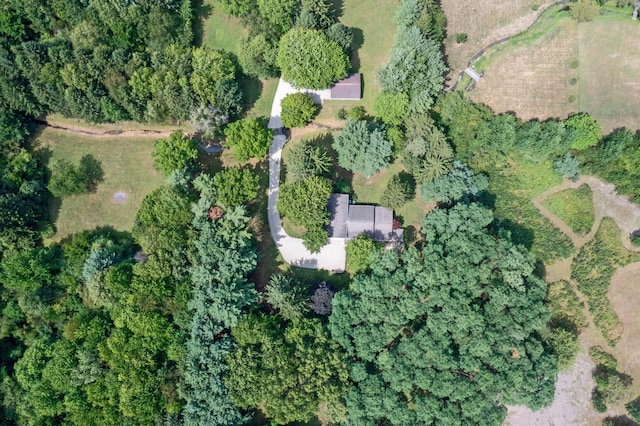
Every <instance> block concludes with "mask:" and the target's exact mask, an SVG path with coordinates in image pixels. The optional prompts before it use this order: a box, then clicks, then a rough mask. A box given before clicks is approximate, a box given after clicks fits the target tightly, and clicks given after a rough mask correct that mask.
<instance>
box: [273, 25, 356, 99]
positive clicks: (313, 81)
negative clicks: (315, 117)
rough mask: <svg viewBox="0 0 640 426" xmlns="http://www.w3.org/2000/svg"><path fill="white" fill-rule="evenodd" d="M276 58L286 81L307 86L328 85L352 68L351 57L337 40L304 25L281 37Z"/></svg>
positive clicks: (307, 87)
mask: <svg viewBox="0 0 640 426" xmlns="http://www.w3.org/2000/svg"><path fill="white" fill-rule="evenodd" d="M277 62H278V66H279V67H280V70H281V71H282V78H283V79H284V80H285V81H287V82H289V83H291V84H292V85H293V86H295V87H298V88H306V89H326V88H327V87H329V86H331V84H333V83H335V82H336V81H338V80H340V79H342V78H344V77H346V76H347V71H348V70H349V58H348V57H347V55H346V54H345V53H344V51H343V50H342V48H341V47H340V46H339V45H338V44H337V43H336V42H335V41H333V40H329V38H328V37H327V36H326V35H325V34H324V33H323V32H321V31H316V30H307V29H303V28H294V29H292V30H290V31H289V32H288V33H286V34H285V35H284V36H283V37H282V39H281V40H280V46H279V48H278V59H277Z"/></svg>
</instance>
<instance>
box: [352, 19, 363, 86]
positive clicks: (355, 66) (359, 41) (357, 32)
mask: <svg viewBox="0 0 640 426" xmlns="http://www.w3.org/2000/svg"><path fill="white" fill-rule="evenodd" d="M351 32H352V33H353V42H352V43H351V55H350V59H351V71H353V72H360V65H361V64H360V48H361V47H362V45H363V44H364V33H363V32H362V30H361V29H360V28H355V27H351ZM362 85H363V90H364V82H362Z"/></svg>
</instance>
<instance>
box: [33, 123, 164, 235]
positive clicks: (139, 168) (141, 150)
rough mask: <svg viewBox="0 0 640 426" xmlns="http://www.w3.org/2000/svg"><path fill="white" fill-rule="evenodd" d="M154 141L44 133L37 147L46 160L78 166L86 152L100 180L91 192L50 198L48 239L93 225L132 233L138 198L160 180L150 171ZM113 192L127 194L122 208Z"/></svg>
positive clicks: (89, 227)
mask: <svg viewBox="0 0 640 426" xmlns="http://www.w3.org/2000/svg"><path fill="white" fill-rule="evenodd" d="M154 141H155V139H154V138H152V137H142V138H140V137H138V138H124V137H119V138H109V137H101V138H91V137H85V136H80V135H75V134H70V133H65V132H60V131H57V130H52V129H45V130H43V131H42V133H40V134H39V135H38V136H37V138H36V149H37V151H38V153H39V155H42V157H43V159H44V160H45V161H48V162H51V161H55V160H58V159H66V160H69V161H71V162H73V163H76V164H77V162H78V161H79V160H80V158H81V157H82V156H83V155H86V154H91V155H93V156H94V157H95V158H96V159H97V160H98V161H99V162H100V163H101V166H102V169H103V171H104V181H103V182H102V183H100V184H99V185H98V187H97V189H96V191H95V192H94V193H91V194H84V195H73V196H69V197H65V198H63V199H58V198H54V199H52V200H51V202H50V204H49V210H50V214H51V216H52V218H53V220H54V223H55V226H56V230H57V232H56V234H55V235H54V236H53V237H52V240H54V241H58V240H60V239H62V238H64V237H65V236H67V235H69V234H72V233H74V232H78V231H82V230H85V229H92V228H94V227H96V226H104V225H109V226H112V227H114V228H115V229H118V230H131V228H132V227H133V222H134V220H135V216H136V213H137V211H138V208H139V207H140V203H141V202H142V199H143V198H144V197H145V196H146V195H147V194H148V193H149V192H151V191H152V190H154V189H155V188H157V187H158V186H160V185H162V184H163V182H164V177H163V176H162V175H161V174H160V173H159V172H157V171H156V170H155V169H154V168H153V159H152V158H151V152H152V151H153V143H154ZM118 191H123V192H125V193H126V194H127V199H126V201H125V202H123V203H121V204H117V203H115V202H114V198H113V197H114V193H116V192H118Z"/></svg>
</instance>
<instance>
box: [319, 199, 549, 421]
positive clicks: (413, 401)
mask: <svg viewBox="0 0 640 426" xmlns="http://www.w3.org/2000/svg"><path fill="white" fill-rule="evenodd" d="M492 222H493V214H492V212H491V211H490V210H488V209H487V208H485V207H482V206H480V205H478V204H458V205H456V206H454V207H453V208H451V209H450V210H443V209H436V210H434V211H433V212H431V213H430V214H429V215H428V216H427V218H426V219H425V222H424V227H423V230H422V231H423V233H424V238H425V241H424V247H423V248H422V250H418V249H415V248H410V249H407V250H405V251H404V252H403V253H402V254H398V253H396V252H393V251H387V252H384V253H383V254H382V255H381V257H380V258H379V259H378V260H377V261H376V262H375V263H374V264H373V265H371V273H368V274H358V275H356V276H355V277H354V280H353V282H352V284H351V286H350V289H349V290H343V291H341V292H339V293H338V294H337V295H336V296H335V297H334V300H333V312H332V314H331V317H330V330H331V333H332V336H333V338H334V339H335V340H337V341H338V342H339V343H340V345H342V347H343V348H344V349H345V350H346V351H347V353H348V355H349V356H350V357H351V358H352V359H353V362H352V365H351V378H352V380H353V385H352V386H351V388H350V390H349V392H348V394H347V396H346V402H347V408H348V413H349V423H350V424H382V423H385V424H386V423H388V424H427V425H431V424H433V425H435V424H445V423H446V424H465V423H471V424H476V423H478V422H482V424H486V425H500V424H502V422H503V420H504V418H505V416H506V409H505V407H504V405H503V404H525V405H527V406H529V407H531V408H533V409H537V408H540V407H542V406H544V405H546V404H549V403H550V402H551V401H552V399H553V393H554V384H555V376H556V372H557V366H556V358H555V355H553V354H552V353H551V350H550V348H549V346H548V345H547V344H546V343H545V342H544V341H542V340H541V338H540V332H541V331H542V330H544V329H545V328H546V326H547V322H548V321H549V313H548V310H547V307H546V306H545V298H546V292H547V286H546V283H545V282H544V280H542V279H541V278H539V277H537V276H535V275H534V272H533V271H534V266H535V261H534V258H533V257H532V256H531V255H530V254H529V253H528V252H526V251H525V250H524V249H523V248H522V247H520V246H515V245H514V244H513V243H512V242H511V241H510V240H509V239H508V238H504V236H502V237H501V236H499V235H502V234H501V233H499V235H496V234H494V233H493V232H492V231H491V230H490V229H489V227H490V225H491V224H492Z"/></svg>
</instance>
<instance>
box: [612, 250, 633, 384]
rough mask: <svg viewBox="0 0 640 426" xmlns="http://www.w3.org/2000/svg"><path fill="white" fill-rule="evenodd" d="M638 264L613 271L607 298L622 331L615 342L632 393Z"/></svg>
mask: <svg viewBox="0 0 640 426" xmlns="http://www.w3.org/2000/svg"><path fill="white" fill-rule="evenodd" d="M639 290H640V263H633V264H631V265H628V266H626V267H625V268H622V269H620V270H618V271H617V272H616V274H615V275H614V276H613V278H612V280H611V286H610V287H609V293H608V298H609V300H610V301H611V304H612V305H613V308H614V309H615V311H616V313H617V314H618V316H619V317H620V320H621V321H622V324H623V326H624V330H623V332H622V338H621V339H620V342H619V343H618V344H617V345H616V348H615V356H616V358H618V362H619V365H620V368H619V369H620V371H624V372H626V373H627V374H630V375H631V376H632V377H633V381H634V385H635V386H634V387H635V392H634V393H635V394H637V393H638V392H639V390H640V311H638V305H640V291H639Z"/></svg>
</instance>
